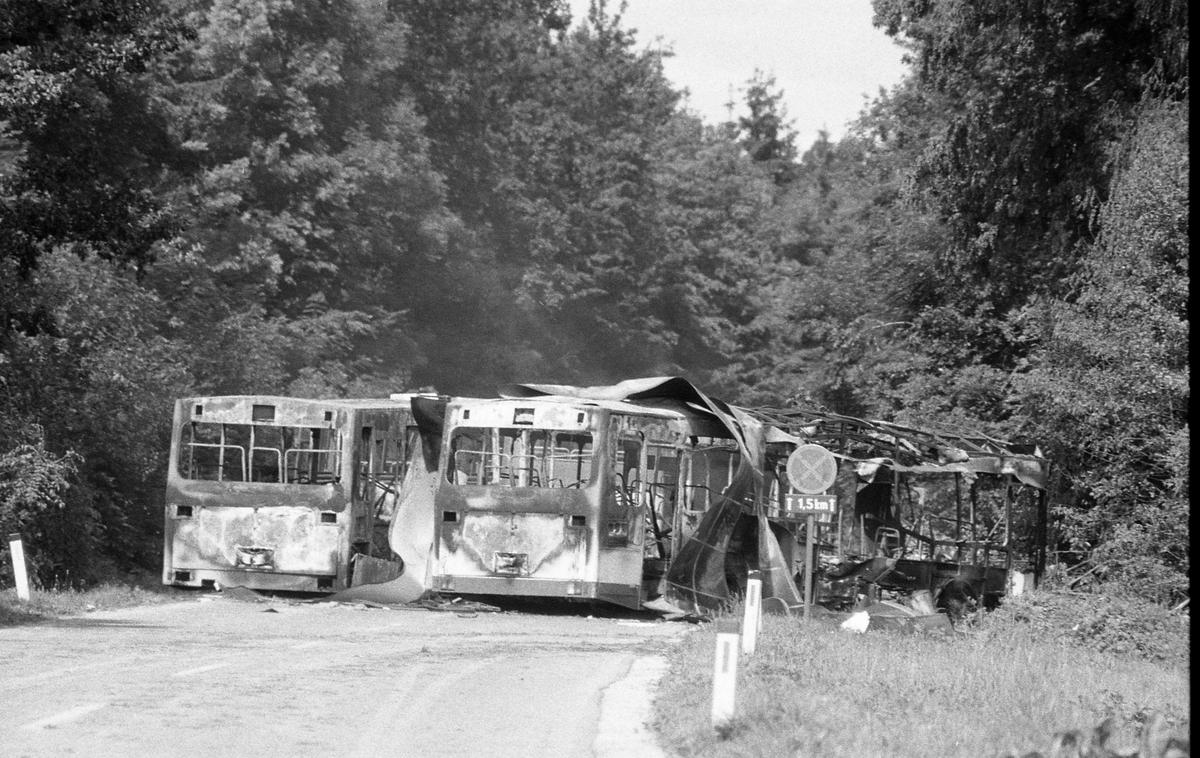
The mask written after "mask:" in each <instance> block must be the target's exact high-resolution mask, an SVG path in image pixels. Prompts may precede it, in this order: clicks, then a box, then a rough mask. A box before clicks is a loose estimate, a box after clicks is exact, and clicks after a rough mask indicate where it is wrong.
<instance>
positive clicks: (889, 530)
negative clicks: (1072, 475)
mask: <svg viewBox="0 0 1200 758" xmlns="http://www.w3.org/2000/svg"><path fill="white" fill-rule="evenodd" d="M751 413H752V415H753V416H754V417H755V418H756V419H758V420H759V421H761V422H762V423H763V424H764V425H765V426H766V427H767V428H768V429H770V430H772V431H771V434H770V435H769V436H773V437H774V438H775V439H776V440H781V441H776V442H772V443H769V444H768V453H767V458H768V469H769V470H771V471H773V472H774V476H775V479H776V481H780V482H782V481H783V478H784V477H783V476H782V468H783V460H784V459H785V457H786V455H787V454H788V451H789V450H790V449H793V448H794V446H795V444H796V443H798V442H801V441H803V442H805V443H810V444H819V445H822V446H824V447H825V448H827V449H829V450H830V451H831V452H833V454H834V455H835V457H836V458H837V460H838V462H839V466H838V469H839V471H838V476H837V479H836V482H835V484H834V485H833V490H834V491H835V493H836V496H837V502H838V504H839V506H840V507H839V508H838V510H837V512H836V513H833V514H831V515H830V517H829V518H828V519H825V520H822V521H820V522H818V523H817V524H816V528H815V532H816V533H815V534H814V535H813V538H814V542H815V543H816V545H817V546H818V561H817V562H816V565H815V566H814V572H813V573H814V576H813V584H814V589H815V593H814V594H815V599H816V602H817V603H819V604H821V605H823V606H826V607H829V608H833V609H838V610H846V609H850V608H852V607H856V606H861V605H863V604H869V603H872V602H874V601H876V600H879V599H880V598H887V597H891V598H896V599H904V600H907V601H908V602H909V603H910V604H912V605H914V606H916V607H918V608H922V607H924V608H927V609H928V610H930V611H932V608H929V606H936V607H937V608H939V609H941V610H943V611H946V612H947V613H949V615H950V616H951V617H956V616H959V615H961V614H962V613H963V612H964V611H965V610H966V609H968V608H970V607H975V606H980V605H981V606H984V607H993V606H994V605H995V604H996V603H998V602H999V601H1000V599H1001V598H1002V597H1003V596H1004V595H1005V594H1007V593H1008V592H1010V591H1012V590H1013V589H1014V588H1015V589H1017V590H1018V591H1019V590H1020V589H1021V588H1023V587H1025V586H1032V585H1034V584H1036V583H1037V582H1038V581H1040V578H1041V575H1042V573H1043V571H1044V569H1045V560H1046V540H1047V535H1046V529H1047V506H1046V493H1045V488H1046V482H1047V478H1048V474H1049V463H1048V461H1047V460H1046V459H1045V458H1044V457H1043V456H1042V454H1041V452H1040V451H1039V450H1038V449H1037V447H1036V446H1033V445H1021V444H1013V443H1009V442H1005V441H1002V440H998V439H995V438H992V437H989V436H987V435H983V434H979V433H973V432H965V431H962V430H951V429H936V430H935V429H932V428H918V427H912V426H905V425H901V424H894V423H888V422H883V421H872V420H866V419H858V418H853V417H850V416H843V415H838V414H832V413H828V412H824V411H819V410H815V409H789V410H786V411H778V410H767V409H757V410H754V411H751ZM786 438H791V439H790V440H788V439H786ZM805 536H807V535H805Z"/></svg>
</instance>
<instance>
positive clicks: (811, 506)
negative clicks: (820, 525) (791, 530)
mask: <svg viewBox="0 0 1200 758" xmlns="http://www.w3.org/2000/svg"><path fill="white" fill-rule="evenodd" d="M835 513H837V496H836V495H803V494H800V493H798V492H789V493H787V494H786V495H784V498H783V515H785V516H789V517H792V518H803V517H805V516H815V517H816V518H817V519H819V520H821V521H832V520H833V516H834V514H835Z"/></svg>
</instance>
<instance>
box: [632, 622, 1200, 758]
mask: <svg viewBox="0 0 1200 758" xmlns="http://www.w3.org/2000/svg"><path fill="white" fill-rule="evenodd" d="M1017 616H1018V614H1012V613H1010V614H1009V615H1007V616H1004V615H995V617H994V618H988V619H985V620H984V621H982V622H981V623H980V624H978V625H976V626H975V627H973V628H972V629H970V630H969V631H967V632H964V633H956V634H952V635H949V636H940V637H935V636H917V635H912V634H904V633H901V632H889V631H876V630H872V631H868V632H867V633H865V634H853V633H849V632H844V631H841V630H840V629H839V628H838V626H837V624H836V622H831V621H828V620H811V621H807V622H806V621H804V620H802V619H798V618H794V617H780V616H767V617H765V618H764V627H763V630H762V632H761V633H760V636H759V638H758V642H757V649H756V652H755V654H754V655H753V656H750V657H748V658H747V657H743V658H742V660H741V662H740V664H739V671H738V692H737V710H736V717H735V720H734V723H733V725H732V729H731V730H730V732H729V733H728V735H727V736H725V737H721V736H719V735H718V734H716V733H715V732H714V730H713V728H712V725H711V723H710V708H711V702H712V701H711V693H712V689H711V687H712V667H713V655H714V645H715V630H714V629H712V628H705V629H701V630H699V631H698V632H696V633H695V634H692V635H690V636H689V637H688V638H687V640H686V641H685V643H684V644H683V645H682V646H681V647H679V648H678V649H676V650H675V651H674V653H673V656H672V659H671V661H670V669H669V673H668V674H667V675H666V676H665V677H664V679H663V682H662V684H661V688H660V690H659V694H658V696H657V698H656V706H655V707H656V723H655V728H656V731H657V733H658V738H659V742H660V744H661V745H662V746H663V747H664V749H666V750H668V751H671V752H674V753H676V754H678V755H682V756H771V758H776V757H778V756H791V755H795V756H839V757H840V756H854V757H856V758H858V757H862V758H872V757H874V756H879V757H880V758H885V757H886V758H894V757H903V756H913V757H914V758H917V757H920V758H928V757H929V756H937V757H938V758H946V757H952V756H963V757H964V758H978V757H980V756H1000V755H1003V754H1005V753H1007V752H1009V751H1014V752H1016V753H1017V754H1018V755H1020V754H1023V753H1024V752H1026V751H1030V750H1036V749H1043V748H1044V747H1045V746H1046V744H1047V743H1048V741H1049V739H1050V737H1051V735H1053V734H1054V733H1055V732H1058V731H1062V730H1066V729H1079V728H1085V729H1091V728H1092V727H1093V726H1095V725H1096V724H1097V723H1099V722H1100V721H1101V720H1102V719H1103V718H1105V717H1107V716H1112V717H1114V718H1115V719H1116V720H1117V726H1118V730H1119V731H1118V736H1117V738H1116V740H1115V743H1116V745H1117V746H1118V747H1119V746H1121V745H1123V744H1126V745H1129V746H1130V747H1132V746H1134V745H1135V744H1136V742H1135V739H1136V733H1137V730H1138V726H1139V723H1140V722H1141V721H1142V720H1144V719H1145V718H1146V717H1147V716H1148V714H1149V713H1150V712H1158V713H1161V714H1163V715H1164V716H1165V717H1166V719H1167V721H1168V722H1169V723H1170V724H1171V725H1173V726H1175V727H1177V728H1181V729H1183V730H1187V729H1188V728H1190V711H1191V708H1190V700H1189V687H1188V669H1189V666H1190V663H1189V659H1188V658H1187V654H1186V649H1187V647H1186V646H1187V642H1186V631H1184V633H1183V634H1184V640H1183V642H1182V649H1183V650H1184V651H1185V653H1184V656H1183V658H1182V659H1181V658H1179V657H1174V658H1173V659H1170V660H1168V659H1166V658H1163V657H1160V659H1159V660H1148V659H1147V658H1148V657H1147V656H1143V657H1141V658H1138V657H1134V656H1131V655H1129V654H1127V653H1115V652H1104V651H1097V650H1093V649H1088V648H1087V647H1084V646H1080V645H1070V644H1063V639H1062V638H1060V637H1056V636H1054V635H1052V634H1044V633H1038V632H1035V631H1033V630H1032V629H1031V627H1030V625H1029V624H1028V623H1027V622H1026V621H1022V620H1020V619H1019V618H1017ZM738 618H740V616H738Z"/></svg>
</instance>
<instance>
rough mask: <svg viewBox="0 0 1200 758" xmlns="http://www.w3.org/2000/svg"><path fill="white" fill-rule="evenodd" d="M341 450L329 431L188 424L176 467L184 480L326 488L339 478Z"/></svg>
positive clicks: (313, 428) (198, 422)
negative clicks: (311, 485) (325, 486)
mask: <svg viewBox="0 0 1200 758" xmlns="http://www.w3.org/2000/svg"><path fill="white" fill-rule="evenodd" d="M340 447H341V444H340V438H339V436H338V435H337V434H336V433H335V432H334V431H333V430H331V429H320V428H315V427H293V426H274V425H267V424H221V423H209V422H202V421H189V422H187V423H185V424H184V426H183V428H182V429H181V430H180V440H179V458H178V461H177V463H178V466H179V474H180V476H182V477H183V478H184V479H198V480H204V481H217V482H259V483H266V484H328V483H331V482H335V481H337V480H338V478H339V466H340V461H341V449H340Z"/></svg>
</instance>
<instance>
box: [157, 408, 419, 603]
mask: <svg viewBox="0 0 1200 758" xmlns="http://www.w3.org/2000/svg"><path fill="white" fill-rule="evenodd" d="M411 424H412V421H411V412H410V410H409V409H408V407H407V403H403V402H390V401H376V402H375V404H374V405H373V406H372V404H370V403H366V402H365V401H357V402H348V401H321V400H303V399H298V398H283V397H263V396H232V397H198V398H185V399H182V400H179V401H178V402H177V403H176V407H175V420H174V428H173V433H172V443H171V460H170V464H169V470H168V477H167V499H166V513H165V528H164V546H163V582H164V583H165V584H170V585H177V586H187V587H213V586H241V587H248V588H252V589H263V590H290V591H303V592H332V591H337V590H340V589H344V588H346V587H348V586H349V585H350V582H351V570H352V561H351V558H352V556H353V555H355V554H357V553H366V554H380V553H383V554H384V555H385V557H386V547H381V546H380V545H379V542H380V540H379V537H378V534H379V533H380V528H379V524H378V518H379V515H380V512H381V510H384V508H383V506H384V504H385V503H387V502H391V497H393V496H394V495H395V494H396V488H397V486H398V482H400V481H401V480H402V477H403V467H404V466H405V465H406V464H407V460H406V457H405V455H406V451H405V443H406V441H407V438H409V437H411V434H412V432H411V431H410V430H411V429H412V428H413V427H412V426H411ZM384 542H385V544H386V540H384Z"/></svg>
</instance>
